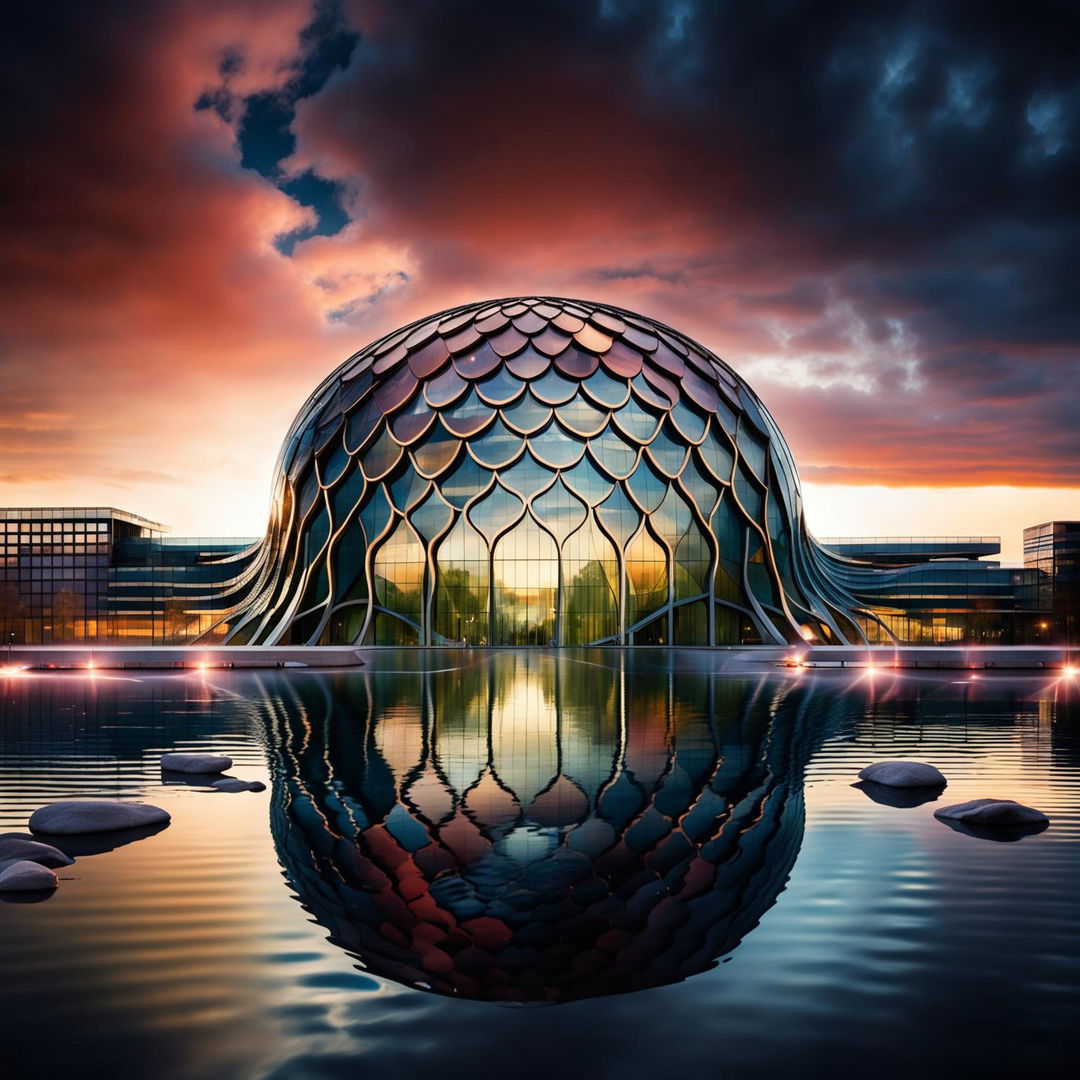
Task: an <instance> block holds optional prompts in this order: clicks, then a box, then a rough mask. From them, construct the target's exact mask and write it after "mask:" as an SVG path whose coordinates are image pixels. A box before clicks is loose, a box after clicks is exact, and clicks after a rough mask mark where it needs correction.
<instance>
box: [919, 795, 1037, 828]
mask: <svg viewBox="0 0 1080 1080" xmlns="http://www.w3.org/2000/svg"><path fill="white" fill-rule="evenodd" d="M934 817H936V818H941V819H943V820H945V821H961V822H963V823H964V824H965V825H977V826H980V827H981V828H988V829H1003V828H1009V827H1011V826H1015V825H1048V824H1049V823H1050V819H1049V818H1048V817H1047V816H1046V815H1045V814H1044V813H1043V812H1042V811H1041V810H1036V809H1035V807H1034V806H1025V805H1024V804H1023V803H1018V802H1014V801H1013V800H1012V799H971V800H969V801H968V802H962V803H954V804H953V805H952V806H943V807H941V809H940V810H935V811H934Z"/></svg>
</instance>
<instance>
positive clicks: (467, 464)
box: [439, 454, 494, 510]
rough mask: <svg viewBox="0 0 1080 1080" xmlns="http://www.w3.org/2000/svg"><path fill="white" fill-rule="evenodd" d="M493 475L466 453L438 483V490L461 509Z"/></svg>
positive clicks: (488, 482) (484, 486)
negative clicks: (454, 467)
mask: <svg viewBox="0 0 1080 1080" xmlns="http://www.w3.org/2000/svg"><path fill="white" fill-rule="evenodd" d="M493 475H494V474H493V473H490V472H488V470H487V469H485V468H483V466H481V465H478V464H477V463H476V462H475V461H474V460H473V459H472V458H471V457H469V455H468V454H466V455H465V456H464V457H463V458H462V459H461V463H460V464H459V465H458V467H457V468H456V469H455V470H454V471H453V472H452V473H451V474H450V475H449V476H448V477H447V478H446V479H445V480H443V481H442V482H441V483H440V484H439V491H440V492H441V494H442V497H443V498H444V499H445V500H446V501H447V502H448V503H449V504H450V505H451V506H454V507H457V509H458V510H461V509H463V508H464V506H465V504H466V503H467V502H468V501H469V500H470V499H471V498H472V497H473V496H474V495H476V494H478V493H479V492H481V491H483V490H484V488H486V487H487V486H488V484H490V483H491V480H492V477H493Z"/></svg>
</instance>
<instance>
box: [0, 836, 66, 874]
mask: <svg viewBox="0 0 1080 1080" xmlns="http://www.w3.org/2000/svg"><path fill="white" fill-rule="evenodd" d="M74 861H75V860H74V859H73V858H71V857H70V856H69V855H65V854H64V852H62V851H61V850H60V849H59V848H54V847H53V846H52V845H51V844H43V843H41V842H40V841H39V840H34V839H33V838H32V837H30V836H20V835H19V834H18V833H7V834H5V835H3V836H0V867H3V866H7V865H8V864H10V863H15V862H35V863H38V864H39V865H41V866H70V865H71V864H72V863H73V862H74Z"/></svg>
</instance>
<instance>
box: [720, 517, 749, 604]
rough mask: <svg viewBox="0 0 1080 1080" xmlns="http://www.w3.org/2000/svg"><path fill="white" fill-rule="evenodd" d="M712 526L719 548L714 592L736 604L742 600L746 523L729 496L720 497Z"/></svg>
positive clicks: (743, 599)
mask: <svg viewBox="0 0 1080 1080" xmlns="http://www.w3.org/2000/svg"><path fill="white" fill-rule="evenodd" d="M712 528H713V535H714V536H715V537H716V543H717V546H718V548H719V561H718V563H717V567H716V578H715V590H716V596H717V597H718V598H719V599H721V600H729V601H731V602H733V603H736V604H742V603H745V602H746V601H745V597H744V596H743V590H742V560H743V544H744V542H745V537H746V526H745V525H744V524H743V521H742V518H741V516H740V515H739V512H738V510H737V509H736V507H735V504H734V503H733V502H732V501H730V500H729V499H727V498H722V499H721V500H720V505H719V506H718V507H717V508H716V511H715V513H714V514H713V521H712Z"/></svg>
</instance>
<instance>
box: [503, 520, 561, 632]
mask: <svg viewBox="0 0 1080 1080" xmlns="http://www.w3.org/2000/svg"><path fill="white" fill-rule="evenodd" d="M491 578H492V585H493V588H494V590H495V593H494V597H495V609H494V610H495V623H494V629H493V632H492V635H491V638H492V644H494V645H551V644H553V643H554V642H555V617H556V604H557V600H556V598H557V596H558V591H559V553H558V551H557V550H556V548H555V541H554V540H553V539H552V538H551V537H550V536H549V535H548V534H547V533H546V532H544V530H543V529H541V528H540V526H539V525H538V524H537V523H536V522H535V521H534V520H533V519H532V518H530V517H526V518H523V519H522V520H521V521H520V522H519V523H518V524H517V525H515V526H514V528H513V529H511V530H510V532H508V533H506V535H504V536H502V537H500V539H499V541H498V543H497V544H496V545H495V552H494V557H493V560H492V575H491Z"/></svg>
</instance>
